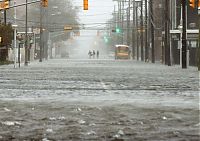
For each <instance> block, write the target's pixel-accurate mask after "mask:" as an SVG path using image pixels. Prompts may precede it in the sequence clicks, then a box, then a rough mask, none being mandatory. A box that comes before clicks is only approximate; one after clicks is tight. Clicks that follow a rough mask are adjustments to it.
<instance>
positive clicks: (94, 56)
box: [92, 50, 96, 59]
mask: <svg viewBox="0 0 200 141" xmlns="http://www.w3.org/2000/svg"><path fill="white" fill-rule="evenodd" d="M95 54H96V53H95V51H94V50H93V53H92V55H93V59H94V58H95Z"/></svg>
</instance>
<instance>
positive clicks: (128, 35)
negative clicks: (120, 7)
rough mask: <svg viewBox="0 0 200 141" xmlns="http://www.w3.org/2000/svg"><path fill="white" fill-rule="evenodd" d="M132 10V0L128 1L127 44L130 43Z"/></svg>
mask: <svg viewBox="0 0 200 141" xmlns="http://www.w3.org/2000/svg"><path fill="white" fill-rule="evenodd" d="M130 10H131V0H129V1H128V9H127V30H126V31H127V45H128V46H129V45H130Z"/></svg>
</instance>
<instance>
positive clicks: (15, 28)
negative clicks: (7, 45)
mask: <svg viewBox="0 0 200 141" xmlns="http://www.w3.org/2000/svg"><path fill="white" fill-rule="evenodd" d="M12 27H13V28H14V48H13V51H14V53H13V54H14V55H13V56H14V68H16V48H17V38H16V36H17V27H18V25H16V24H13V25H12Z"/></svg>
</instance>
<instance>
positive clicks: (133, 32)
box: [132, 0, 137, 60]
mask: <svg viewBox="0 0 200 141" xmlns="http://www.w3.org/2000/svg"><path fill="white" fill-rule="evenodd" d="M132 2H133V29H132V59H133V60H134V59H135V50H136V49H135V44H136V39H135V36H136V33H137V28H136V22H137V19H136V17H135V15H136V5H135V0H133V1H132Z"/></svg>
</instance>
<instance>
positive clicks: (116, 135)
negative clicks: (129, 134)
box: [113, 134, 121, 138]
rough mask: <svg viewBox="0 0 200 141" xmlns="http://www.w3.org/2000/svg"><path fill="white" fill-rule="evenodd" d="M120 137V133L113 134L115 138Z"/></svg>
mask: <svg viewBox="0 0 200 141" xmlns="http://www.w3.org/2000/svg"><path fill="white" fill-rule="evenodd" d="M120 137H121V136H120V135H118V134H116V135H114V136H113V138H120Z"/></svg>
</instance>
